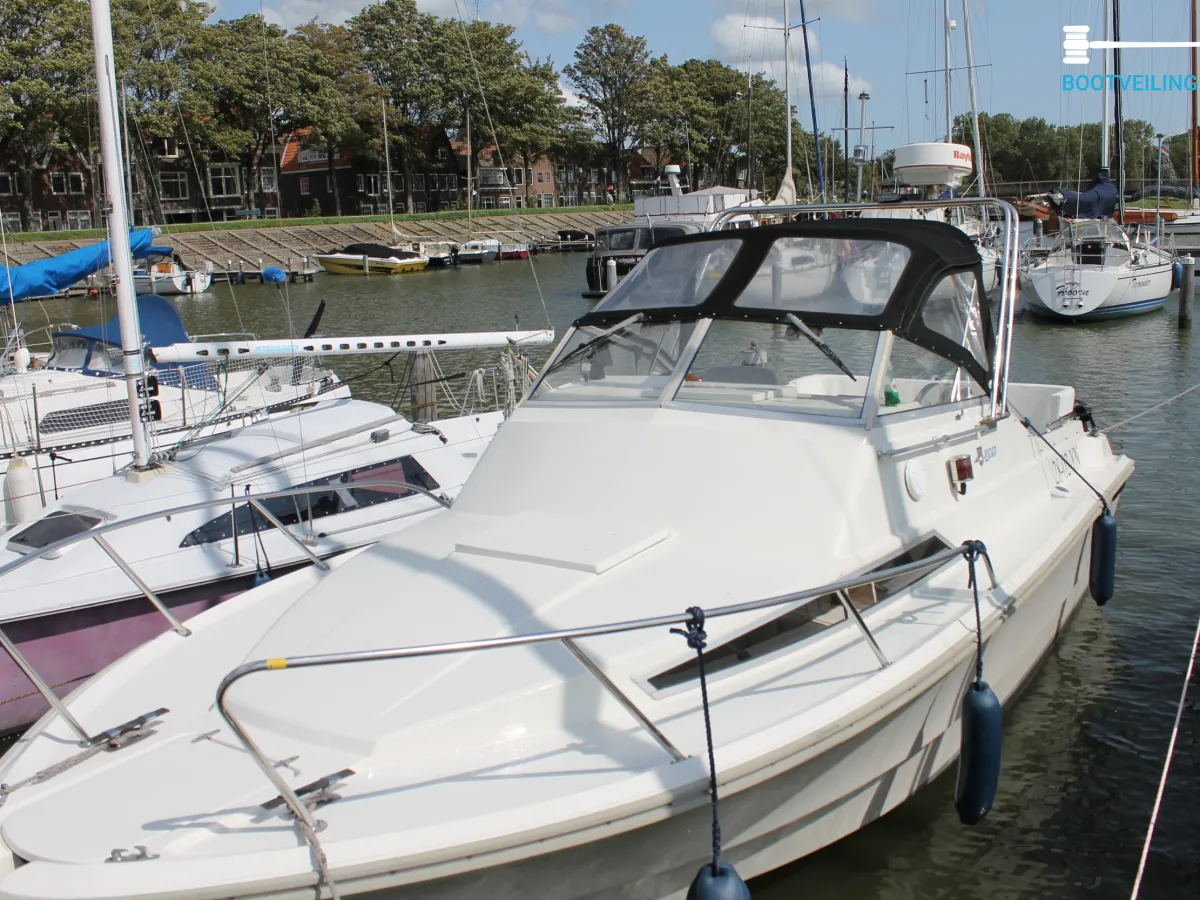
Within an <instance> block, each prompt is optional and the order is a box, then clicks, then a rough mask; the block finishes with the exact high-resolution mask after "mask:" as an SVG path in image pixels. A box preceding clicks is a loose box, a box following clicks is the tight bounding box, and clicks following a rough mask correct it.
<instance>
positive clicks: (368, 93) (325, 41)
mask: <svg viewBox="0 0 1200 900" xmlns="http://www.w3.org/2000/svg"><path fill="white" fill-rule="evenodd" d="M292 40H293V41H296V42H299V43H302V44H304V45H305V46H306V47H307V51H308V52H307V60H308V65H309V71H308V73H307V74H308V78H307V81H308V82H310V84H309V85H308V90H307V91H306V92H305V93H304V95H303V97H302V98H301V101H302V102H301V107H302V108H301V110H299V111H298V114H297V115H296V117H295V118H296V120H297V121H302V122H305V123H307V124H309V125H311V126H312V129H313V131H312V140H313V141H314V142H315V143H318V144H319V145H320V146H321V147H322V148H323V149H324V150H325V153H326V155H327V156H328V158H329V170H328V172H329V178H330V181H331V182H332V184H333V203H334V215H337V216H340V215H342V197H341V190H340V188H339V187H338V182H337V173H336V170H335V166H336V165H337V159H338V157H339V156H340V155H341V153H342V151H344V150H349V151H351V152H352V153H363V152H365V151H366V150H367V149H368V148H369V147H370V146H371V142H370V137H369V136H370V135H371V134H372V133H373V132H374V125H375V123H376V122H377V121H378V122H379V123H380V131H381V132H382V120H383V115H382V109H383V103H384V102H386V97H387V95H386V92H385V91H383V90H382V89H380V88H379V86H378V85H376V84H375V83H374V82H373V81H372V80H371V76H370V75H369V74H368V73H367V71H366V70H365V69H364V68H363V65H362V59H361V57H360V56H359V54H358V50H357V48H356V47H355V44H354V39H353V37H352V36H351V34H350V31H349V30H348V29H347V28H345V27H344V26H342V25H324V24H320V23H318V22H316V21H315V20H314V21H312V22H309V23H308V24H306V25H301V26H300V27H299V28H297V29H296V31H295V32H294V33H293V35H292ZM384 194H385V196H386V195H387V191H386V190H385V191H384Z"/></svg>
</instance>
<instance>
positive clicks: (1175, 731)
mask: <svg viewBox="0 0 1200 900" xmlns="http://www.w3.org/2000/svg"><path fill="white" fill-rule="evenodd" d="M1198 645H1200V621H1197V622H1196V636H1195V637H1194V638H1193V639H1192V655H1191V657H1190V658H1189V659H1188V665H1187V674H1186V675H1184V677H1183V690H1182V691H1181V692H1180V694H1179V706H1178V707H1176V709H1175V724H1174V725H1173V726H1172V727H1171V740H1170V741H1169V742H1168V743H1167V758H1166V759H1165V760H1164V761H1163V770H1162V777H1161V778H1159V780H1158V794H1157V795H1156V796H1155V797H1154V808H1153V809H1152V810H1151V811H1150V827H1149V828H1147V829H1146V843H1144V844H1143V845H1142V858H1141V860H1139V862H1138V868H1137V876H1136V877H1135V878H1134V880H1133V893H1132V894H1130V895H1129V900H1137V895H1138V891H1140V890H1141V889H1142V875H1143V874H1144V873H1145V871H1146V859H1147V858H1148V857H1149V856H1150V842H1151V841H1152V840H1153V839H1154V826H1155V825H1156V824H1157V822H1158V809H1159V807H1160V806H1161V805H1162V798H1163V793H1164V792H1165V791H1166V789H1167V773H1168V772H1169V771H1170V770H1171V757H1172V755H1173V754H1174V753H1175V739H1176V738H1177V737H1178V736H1179V720H1180V719H1181V718H1182V717H1183V707H1184V704H1185V703H1186V702H1187V694H1188V685H1189V684H1190V683H1191V681H1192V669H1193V667H1194V666H1195V664H1196V648H1197V646H1198Z"/></svg>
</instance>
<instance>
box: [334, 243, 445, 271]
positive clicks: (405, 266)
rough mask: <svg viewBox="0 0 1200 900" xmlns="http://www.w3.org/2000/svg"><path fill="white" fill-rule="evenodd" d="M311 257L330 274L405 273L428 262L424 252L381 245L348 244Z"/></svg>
mask: <svg viewBox="0 0 1200 900" xmlns="http://www.w3.org/2000/svg"><path fill="white" fill-rule="evenodd" d="M312 258H313V259H314V260H316V261H317V263H318V264H319V265H320V266H321V268H322V269H324V270H325V271H326V272H329V273H330V274H333V275H404V274H406V273H408V272H420V271H422V270H424V269H425V267H426V266H428V265H429V257H427V256H425V255H424V254H423V253H419V252H417V251H415V250H406V249H403V248H401V247H387V246H385V245H383V244H350V245H348V246H346V247H343V248H342V249H341V250H330V251H329V252H328V253H318V254H317V255H315V256H313V257H312Z"/></svg>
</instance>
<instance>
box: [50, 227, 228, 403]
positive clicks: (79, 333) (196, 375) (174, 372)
mask: <svg viewBox="0 0 1200 900" xmlns="http://www.w3.org/2000/svg"><path fill="white" fill-rule="evenodd" d="M146 233H147V234H149V233H150V232H149V231H148V230H147V232H146ZM148 244H149V241H147V245H148ZM137 308H138V322H139V324H140V325H141V328H142V343H143V344H144V345H146V346H150V347H169V346H170V345H171V344H182V343H186V342H188V341H190V340H191V338H190V337H188V333H187V330H186V329H185V328H184V327H183V319H182V318H181V317H180V315H179V310H177V309H176V308H175V305H174V304H173V303H172V302H171V301H170V300H168V299H167V298H166V297H160V296H159V295H158V294H142V295H140V296H139V297H138V298H137ZM60 337H61V338H82V339H84V340H87V341H90V342H93V343H97V344H104V345H107V346H110V347H120V346H121V323H120V317H119V316H113V317H112V318H111V319H109V320H108V321H107V322H101V323H100V324H99V325H91V326H89V327H87V328H78V329H76V330H74V331H56V332H54V334H53V338H54V339H55V340H56V341H57V339H58V338H60ZM50 364H51V365H53V364H54V357H53V356H52V357H51V358H50ZM150 367H151V368H153V369H155V370H156V375H157V376H158V380H159V381H160V382H161V383H163V384H168V385H172V386H175V387H178V386H179V372H180V370H182V372H183V374H184V377H185V378H186V380H187V386H188V387H193V388H200V389H202V390H216V389H217V387H218V386H217V382H216V380H215V379H214V378H213V375H212V373H211V372H210V371H209V369H208V366H206V365H205V364H203V363H195V364H191V365H186V366H176V365H174V364H165V363H164V364H160V363H156V362H153V361H151V362H150ZM83 371H84V372H85V373H90V374H97V373H95V372H90V370H89V369H88V368H87V367H86V366H85V367H84V370H83ZM99 374H110V373H99Z"/></svg>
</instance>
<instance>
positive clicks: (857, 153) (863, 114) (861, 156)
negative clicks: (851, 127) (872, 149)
mask: <svg viewBox="0 0 1200 900" xmlns="http://www.w3.org/2000/svg"><path fill="white" fill-rule="evenodd" d="M858 99H859V100H860V101H862V107H861V109H860V111H859V114H858V146H856V147H855V148H854V164H855V165H856V166H858V186H857V187H856V188H855V190H854V202H855V203H862V170H863V166H864V165H865V164H866V162H867V159H866V157H867V145H866V144H865V143H863V142H864V141H865V140H866V139H867V134H866V127H867V101H868V100H870V99H871V95H870V94H868V93H867V92H866V91H863V92H862V93H861V94H859V95H858Z"/></svg>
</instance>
